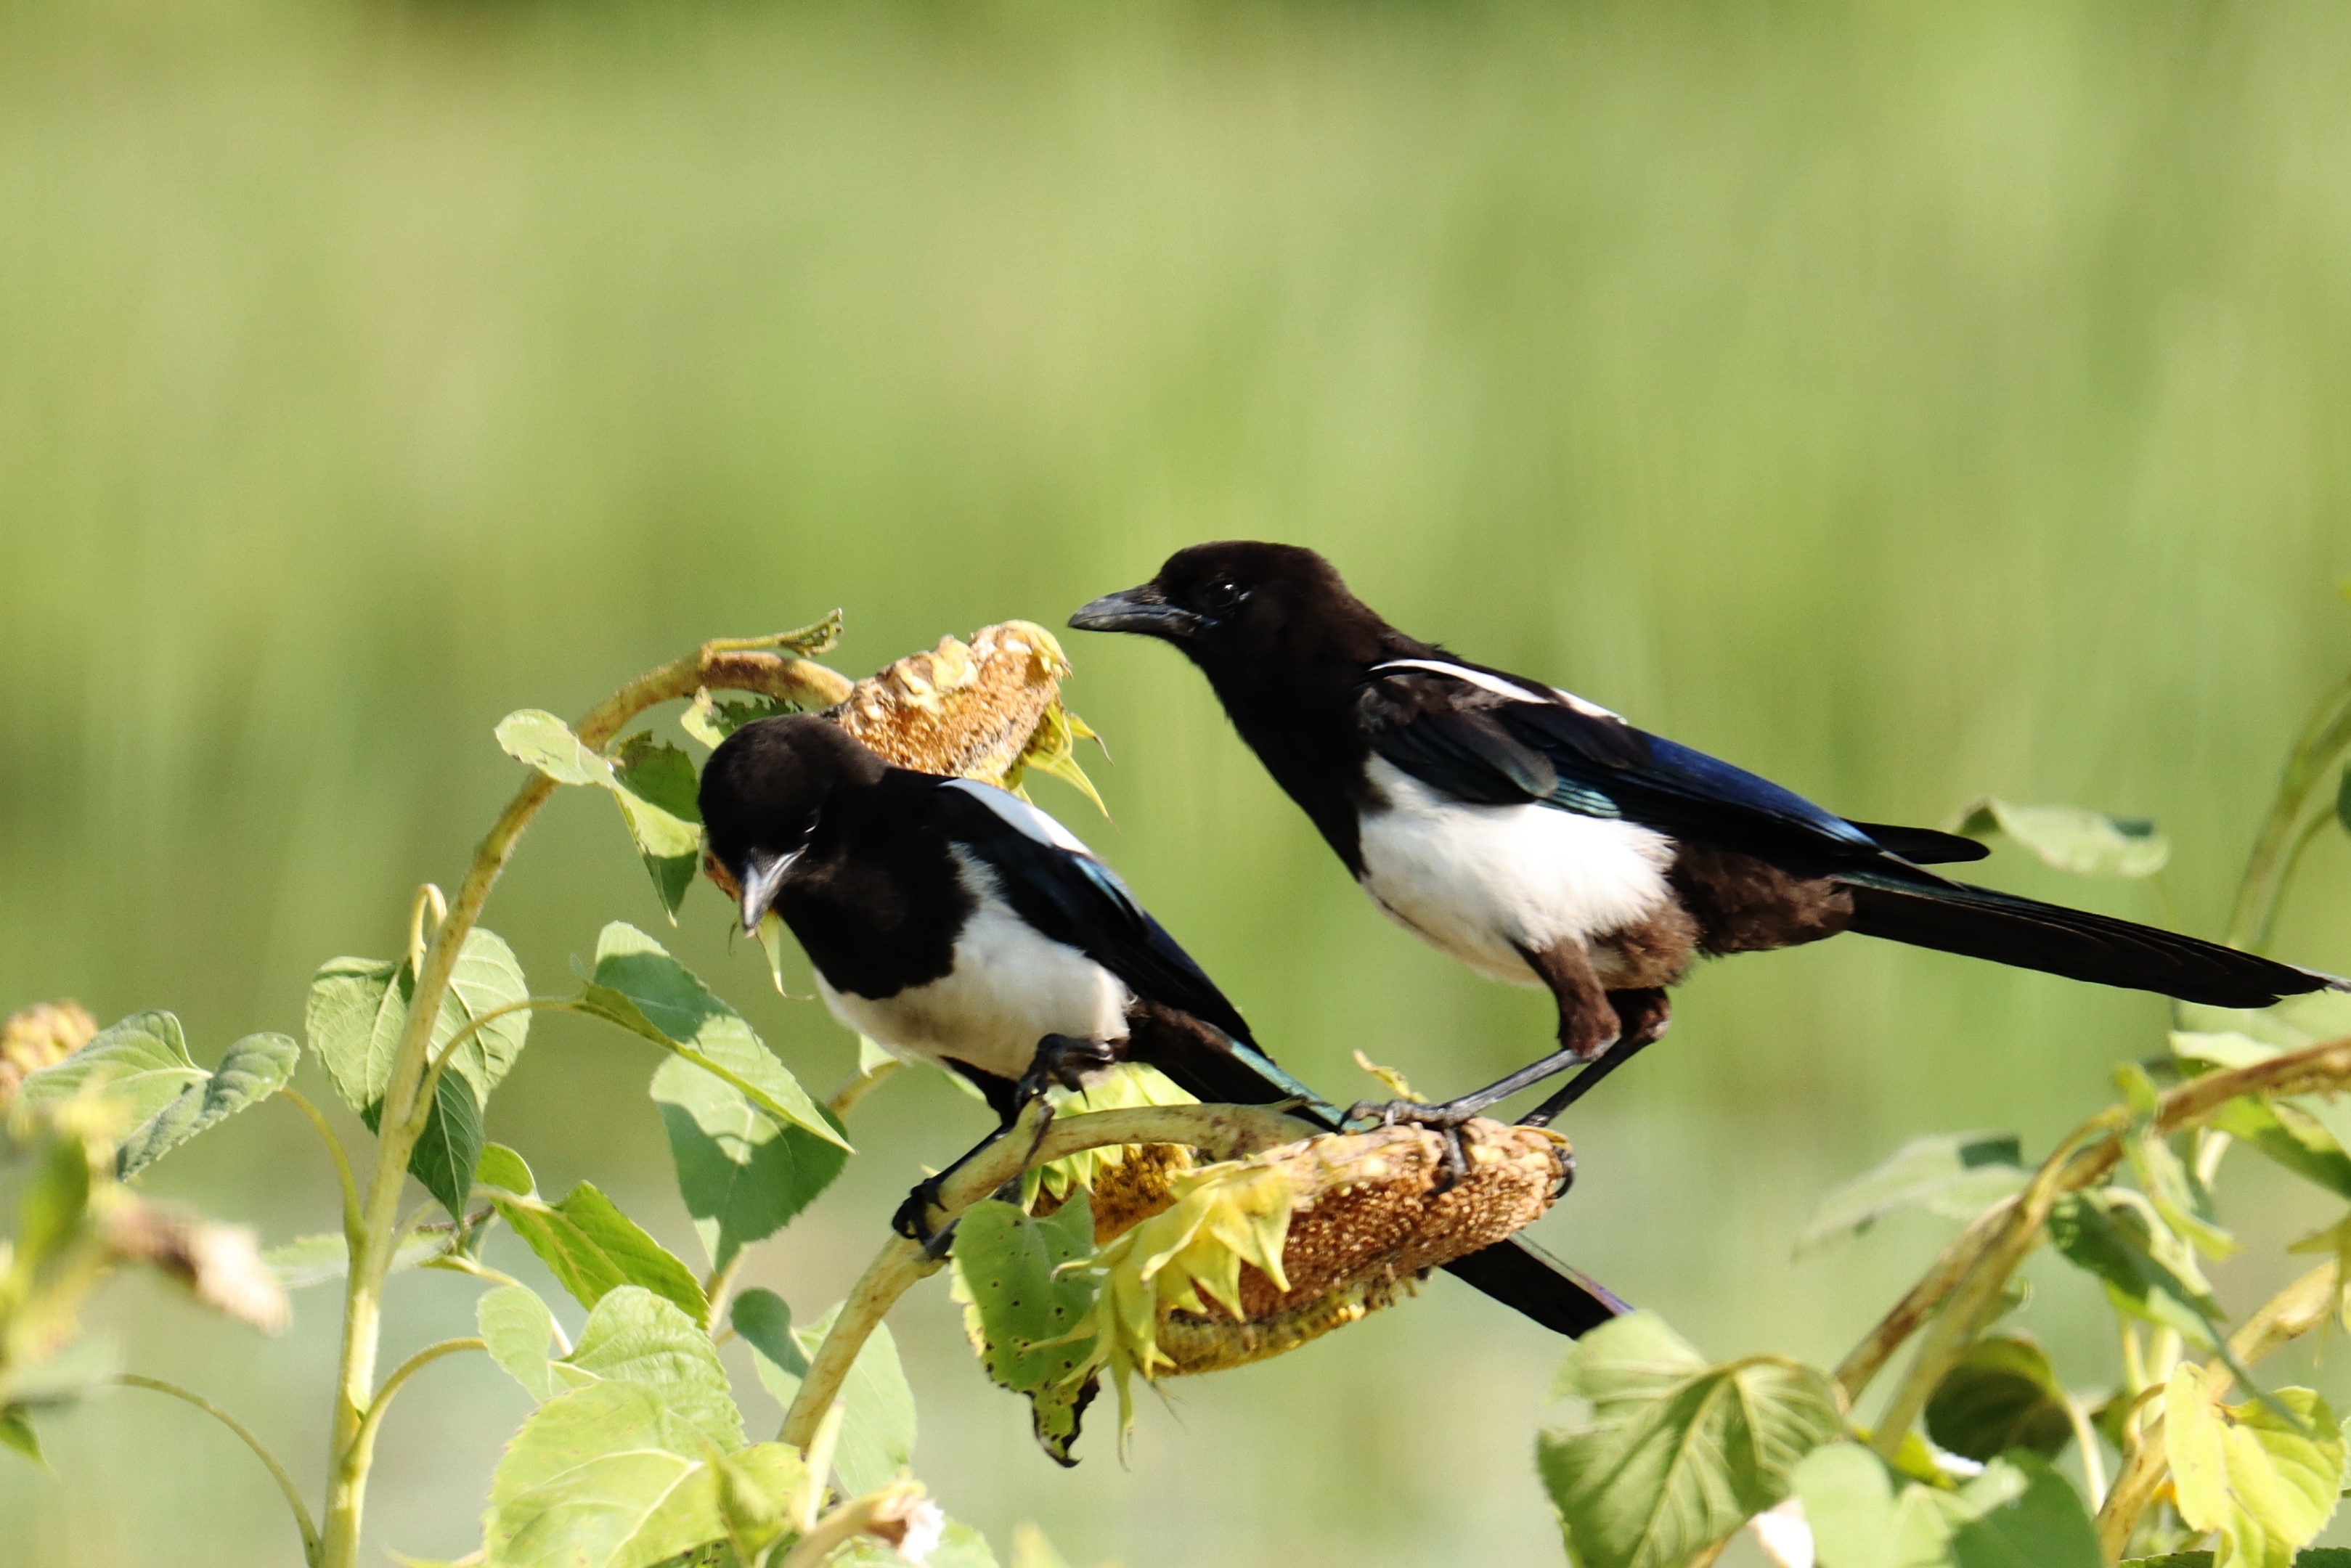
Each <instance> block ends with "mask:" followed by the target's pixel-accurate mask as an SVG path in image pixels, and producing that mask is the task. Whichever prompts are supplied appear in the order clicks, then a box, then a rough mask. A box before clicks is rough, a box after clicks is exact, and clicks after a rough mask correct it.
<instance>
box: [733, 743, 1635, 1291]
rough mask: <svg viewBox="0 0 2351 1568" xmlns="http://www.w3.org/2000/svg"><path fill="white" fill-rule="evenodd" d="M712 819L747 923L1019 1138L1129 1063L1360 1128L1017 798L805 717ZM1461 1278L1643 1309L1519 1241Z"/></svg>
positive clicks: (848, 1018)
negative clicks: (1050, 1109)
mask: <svg viewBox="0 0 2351 1568" xmlns="http://www.w3.org/2000/svg"><path fill="white" fill-rule="evenodd" d="M701 807H702V821H703V826H704V830H705V834H706V842H707V853H706V856H705V870H706V871H707V872H708V873H709V875H710V877H711V879H712V880H713V881H714V882H716V883H718V885H719V886H720V887H721V888H722V889H724V890H725V891H726V893H727V894H728V896H730V897H732V898H735V899H737V901H738V903H739V905H740V910H741V915H742V920H743V925H744V928H745V929H746V930H749V931H756V930H757V929H758V925H759V922H760V920H761V919H762V918H763V917H764V916H765V915H767V914H768V912H769V911H770V910H773V911H774V913H775V914H777V915H779V916H781V917H782V919H783V921H784V924H785V925H789V926H790V927H791V930H792V934H793V936H796V937H797V938H799V944H800V946H801V947H802V948H803V949H805V950H806V952H807V953H808V956H809V960H810V964H811V965H812V966H813V967H814V968H815V970H816V977H817V988H818V991H819V992H820V994H821V995H822V997H823V998H824V1001H825V1005H826V1006H827V1007H828V1008H830V1009H831V1010H832V1013H833V1016H834V1017H836V1018H838V1019H840V1020H841V1022H842V1023H844V1024H846V1025H847V1026H848V1027H849V1028H851V1029H853V1030H857V1031H858V1032H859V1033H861V1034H862V1035H864V1036H866V1037H867V1038H868V1039H870V1040H875V1041H877V1042H879V1043H880V1044H882V1045H883V1046H884V1047H886V1048H888V1049H889V1050H890V1051H893V1053H895V1054H898V1055H900V1056H903V1057H908V1058H914V1059H917V1060H921V1061H929V1062H933V1063H935V1064H937V1065H938V1066H940V1067H944V1068H946V1069H947V1070H948V1071H952V1072H955V1073H957V1074H959V1075H960V1076H962V1077H963V1078H965V1079H966V1080H967V1081H968V1082H971V1083H972V1084H973V1085H975V1086H976V1087H977V1089H978V1090H979V1092H981V1094H982V1095H984V1096H985V1097H986V1098H987V1103H988V1104H989V1106H990V1107H991V1108H992V1109H993V1110H994V1111H995V1112H996V1113H997V1115H998V1118H999V1120H1000V1121H1001V1122H1002V1123H1003V1124H1007V1125H1008V1124H1010V1123H1011V1122H1012V1120H1013V1119H1014V1118H1015V1117H1016V1116H1018V1115H1019V1112H1020V1109H1021V1107H1022V1106H1023V1105H1025V1104H1026V1103H1028V1101H1029V1099H1030V1098H1032V1097H1033V1096H1035V1095H1036V1094H1039V1093H1041V1092H1044V1090H1045V1088H1046V1087H1047V1085H1048V1084H1049V1083H1050V1082H1061V1083H1063V1084H1065V1085H1066V1086H1069V1087H1071V1088H1075V1087H1078V1086H1079V1085H1081V1084H1082V1083H1083V1082H1085V1081H1086V1079H1087V1078H1088V1077H1089V1076H1093V1075H1098V1074H1099V1073H1100V1072H1102V1071H1104V1070H1106V1069H1107V1068H1108V1067H1110V1066H1111V1065H1112V1064H1113V1063H1114V1062H1117V1061H1138V1062H1143V1063H1146V1064H1148V1065H1150V1066H1152V1067H1155V1068H1157V1069H1158V1070H1159V1071H1161V1072H1163V1073H1165V1074H1166V1076H1167V1077H1168V1078H1169V1079H1171V1080H1173V1081H1174V1082H1175V1083H1176V1084H1177V1085H1179V1086H1180V1087H1182V1088H1183V1089H1185V1090H1186V1092H1190V1093H1193V1094H1196V1095H1197V1096H1199V1097H1200V1098H1201V1099H1203V1100H1207V1101H1214V1102H1219V1103H1252V1104H1270V1103H1284V1102H1294V1103H1295V1104H1294V1107H1293V1109H1292V1113H1293V1114H1295V1115H1298V1116H1301V1117H1302V1118H1304V1119H1305V1120H1308V1121H1310V1122H1313V1123H1315V1124H1319V1125H1322V1126H1324V1127H1326V1128H1335V1127H1337V1126H1338V1124H1339V1122H1340V1116H1339V1113H1338V1112H1337V1111H1336V1110H1335V1109H1334V1108H1333V1107H1332V1106H1331V1105H1330V1104H1329V1103H1327V1102H1325V1101H1323V1100H1322V1099H1321V1098H1319V1097H1318V1096H1316V1095H1315V1094H1314V1092H1312V1091H1311V1089H1309V1088H1307V1087H1306V1086H1305V1085H1304V1084H1302V1083H1301V1082H1299V1081H1298V1080H1296V1079H1294V1078H1292V1077H1290V1075H1289V1074H1288V1073H1286V1072H1284V1071H1282V1070H1281V1069H1280V1068H1279V1067H1277V1066H1275V1065H1274V1063H1273V1061H1271V1060H1270V1058H1268V1057H1267V1056H1266V1055H1265V1054H1264V1053H1263V1052H1262V1051H1259V1049H1258V1048H1257V1045H1256V1042H1255V1041H1254V1040H1252V1039H1251V1037H1250V1035H1249V1026H1248V1024H1246V1023H1245V1022H1243V1021H1242V1019H1241V1016H1240V1014H1239V1012H1238V1010H1237V1009H1235V1008H1234V1007H1233V1005H1232V1003H1231V1002H1229V1001H1228V1000H1226V999H1225V996H1224V994H1223V993H1222V992H1221V991H1219V990H1217V987H1216V984H1215V983H1214V982H1213V981H1211V980H1210V979H1209V978H1208V977H1207V975H1206V974H1205V973H1203V972H1202V971H1201V969H1200V967H1199V966H1198V965H1197V964H1196V963H1194V962H1193V961H1192V958H1191V956H1189V955H1188V954H1186V952H1185V951H1184V949H1183V948H1181V947H1179V946H1176V945H1175V938H1174V937H1172V936H1168V935H1167V933H1166V932H1165V930H1164V929H1162V928H1161V926H1160V925H1159V923H1158V922H1157V921H1155V920H1154V919H1152V917H1151V916H1150V915H1148V914H1146V913H1144V909H1143V907H1142V905H1141V904H1137V903H1136V902H1135V900H1134V895H1133V894H1130V893H1129V892H1128V891H1127V889H1126V885H1125V883H1122V882H1121V881H1120V880H1119V879H1118V877H1117V875H1116V873H1113V872H1112V870H1111V869H1110V868H1109V867H1108V866H1107V865H1104V864H1103V863H1102V862H1101V861H1100V860H1098V859H1096V858H1095V857H1094V855H1093V853H1092V852H1091V851H1089V850H1088V849H1087V848H1086V846H1085V845H1084V844H1082V843H1081V842H1079V841H1078V840H1077V838H1076V837H1075V836H1074V835H1073V834H1071V832H1070V831H1069V830H1068V829H1066V828H1064V827H1062V826H1061V824H1060V823H1059V822H1057V821H1054V820H1053V819H1052V818H1050V817H1049V816H1047V815H1046V814H1045V813H1044V812H1042V811H1040V810H1037V808H1035V807H1034V806H1031V805H1029V803H1028V802H1027V801H1025V800H1021V799H1020V798H1019V797H1018V796H1016V795H1011V794H1008V793H1007V792H1006V791H1004V790H1002V789H995V788H993V787H992V786H989V785H987V784H981V783H977V782H976V781H974V780H971V779H943V778H938V777H935V776H934V775H931V774H927V773H916V772H911V771H909V770H907V769H905V768H893V767H891V766H889V765H888V764H887V763H885V762H883V760H882V759H881V758H878V757H876V756H874V755H873V753H872V752H871V751H869V750H867V749H866V748H865V747H863V746H862V745H860V744H859V743H858V742H857V741H856V740H855V739H853V738H852V737H850V736H849V735H848V734H847V733H846V732H845V731H843V730H841V728H840V727H837V726H835V725H833V724H831V723H829V722H828V721H826V720H824V719H821V718H818V717H815V716H807V715H792V716H785V717H780V718H769V719H762V720H759V721H758V722H757V723H754V724H748V725H745V726H744V727H742V728H741V729H739V730H737V732H736V733H735V734H734V735H732V736H730V737H728V738H727V739H726V743H725V744H723V745H722V746H720V747H718V749H717V750H716V752H714V753H713V754H712V755H711V758H710V761H709V763H708V765H707V766H706V767H705V768H704V769H703V774H702V786H701ZM934 1180H935V1178H934ZM930 1185H931V1184H925V1186H930ZM929 1197H930V1194H929V1192H927V1191H925V1187H917V1188H916V1189H915V1191H914V1195H912V1196H911V1197H909V1198H908V1199H907V1203H906V1206H905V1207H903V1208H901V1209H900V1211H899V1215H898V1218H897V1220H896V1221H895V1223H896V1224H897V1226H898V1228H899V1229H900V1230H901V1231H902V1232H904V1233H905V1234H907V1235H910V1236H914V1237H915V1238H916V1239H927V1237H926V1235H925V1224H926V1222H925V1218H924V1216H925V1212H926V1210H927V1207H928V1200H929ZM1451 1267H1452V1268H1453V1270H1454V1272H1456V1273H1458V1274H1460V1275H1462V1276H1463V1277H1464V1278H1466V1279H1468V1280H1469V1281H1470V1282H1471V1283H1473V1284H1476V1285H1477V1286H1478V1287H1479V1289H1481V1290H1484V1291H1487V1293H1489V1294H1490V1295H1493V1296H1495V1297H1497V1298H1498V1299H1499V1300H1501V1301H1505V1302H1507V1303H1508V1304H1510V1305H1511V1306H1514V1307H1517V1308H1518V1309H1519V1310H1520V1311H1521V1312H1525V1313H1526V1314H1527V1315H1528V1316H1530V1317H1531V1318H1533V1319H1535V1320H1536V1321H1537V1322H1541V1323H1543V1324H1544V1325H1545V1326H1547V1327H1551V1328H1553V1329H1556V1330H1558V1331H1559V1332H1561V1333H1570V1334H1574V1333H1583V1331H1584V1330H1586V1329H1589V1328H1591V1327H1593V1326H1594V1325H1596V1324H1597V1323H1599V1322H1604V1321H1605V1320H1606V1319H1607V1318H1609V1317H1611V1316H1613V1315H1614V1314H1615V1313H1617V1312H1621V1311H1623V1310H1624V1308H1623V1306H1622V1303H1620V1302H1618V1301H1615V1299H1614V1297H1612V1296H1609V1295H1608V1294H1607V1292H1606V1291H1603V1290H1601V1289H1600V1288H1599V1287H1597V1286H1595V1285H1593V1284H1591V1282H1590V1281H1585V1280H1583V1278H1582V1277H1581V1276H1580V1275H1578V1274H1576V1273H1575V1272H1574V1271H1573V1270H1571V1269H1568V1268H1567V1267H1566V1266H1565V1265H1564V1264H1562V1263H1559V1262H1558V1261H1556V1260H1553V1259H1551V1258H1550V1257H1548V1256H1547V1255H1545V1254H1543V1253H1542V1252H1541V1251H1539V1250H1538V1249H1535V1248H1533V1247H1531V1246H1528V1245H1524V1244H1520V1243H1517V1242H1505V1243H1502V1244H1500V1245H1499V1246H1496V1247H1491V1248H1488V1249H1485V1250H1484V1251H1482V1252H1479V1253H1474V1254H1472V1255H1471V1256H1469V1257H1468V1258H1464V1259H1461V1260H1458V1261H1457V1262H1456V1263H1455V1264H1453V1265H1452V1266H1451Z"/></svg>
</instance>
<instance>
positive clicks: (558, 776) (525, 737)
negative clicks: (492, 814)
mask: <svg viewBox="0 0 2351 1568" xmlns="http://www.w3.org/2000/svg"><path fill="white" fill-rule="evenodd" d="M496 735H497V737H498V747H499V749H500V750H502V751H504V752H505V753H506V754H507V756H508V757H511V758H514V759H515V760H516V761H517V762H527V763H528V764H530V766H531V767H533V768H538V770H539V771H540V772H541V773H544V774H546V775H547V776H548V777H549V779H554V780H555V781H556V782H557V783H558V784H601V785H603V786H605V787H607V788H610V787H611V782H612V768H611V764H610V763H608V762H606V761H605V760H604V759H603V758H601V757H599V756H597V755H596V754H595V753H594V752H593V751H590V750H589V749H588V746H587V743H586V742H584V741H582V740H581V739H580V737H578V736H576V735H574V734H572V733H571V727H570V726H569V725H568V724H566V723H564V722H563V721H562V720H561V719H559V718H558V717H556V716H554V715H553V714H551V713H549V712H548V711H547V710H546V709H544V708H535V707H527V708H522V709H518V710H517V711H516V712H514V713H510V714H508V715H507V716H506V717H504V718H502V719H500V720H498V727H497V730H496Z"/></svg>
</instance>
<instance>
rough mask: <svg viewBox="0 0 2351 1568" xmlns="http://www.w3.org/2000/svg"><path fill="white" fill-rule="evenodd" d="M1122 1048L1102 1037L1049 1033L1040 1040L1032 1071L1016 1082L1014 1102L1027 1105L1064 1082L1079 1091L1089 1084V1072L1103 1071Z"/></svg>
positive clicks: (1025, 1073)
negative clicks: (1085, 1037)
mask: <svg viewBox="0 0 2351 1568" xmlns="http://www.w3.org/2000/svg"><path fill="white" fill-rule="evenodd" d="M1117 1061H1118V1051H1116V1050H1115V1049H1114V1048H1113V1047H1112V1046H1109V1045H1105V1044H1104V1043H1102V1041H1101V1040H1080V1039H1079V1038H1078V1037H1077V1036H1075V1035H1071V1034H1049V1035H1047V1036H1046V1037H1045V1038H1044V1039H1042V1040H1039V1041H1038V1042H1037V1054H1036V1056H1035V1057H1034V1058H1032V1059H1031V1060H1030V1061H1029V1071H1026V1072H1024V1073H1022V1074H1021V1075H1020V1082H1019V1083H1018V1084H1017V1085H1015V1086H1014V1088H1013V1091H1012V1102H1013V1103H1014V1104H1016V1105H1026V1104H1027V1103H1029V1101H1031V1100H1035V1099H1038V1098H1039V1097H1040V1096H1041V1095H1043V1093H1044V1092H1045V1091H1046V1090H1048V1089H1050V1088H1052V1087H1053V1086H1054V1085H1055V1084H1057V1083H1058V1084H1060V1085H1061V1087H1062V1088H1064V1089H1067V1090H1069V1091H1071V1092H1072V1093H1074V1092H1077V1091H1078V1090H1081V1089H1082V1088H1084V1087H1085V1084H1086V1075H1087V1074H1088V1073H1091V1072H1100V1071H1102V1069H1103V1068H1105V1067H1111V1066H1114V1065H1116V1064H1117Z"/></svg>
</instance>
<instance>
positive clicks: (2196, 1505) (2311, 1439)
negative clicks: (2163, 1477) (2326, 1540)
mask: <svg viewBox="0 0 2351 1568" xmlns="http://www.w3.org/2000/svg"><path fill="white" fill-rule="evenodd" d="M2272 1401H2274V1402H2275V1403H2276V1404H2277V1405H2282V1406H2284V1407H2285V1410H2284V1412H2283V1413H2282V1412H2280V1411H2279V1410H2277V1409H2273V1408H2272ZM2163 1440H2164V1449H2165V1452H2166V1454H2167V1455H2168V1458H2169V1459H2170V1461H2171V1478H2172V1488H2173V1493H2174V1497H2175V1499H2176V1501H2177V1505H2178V1507H2179V1516H2180V1518H2181V1519H2182V1520H2184V1521H2187V1523H2188V1526H2189V1528H2190V1529H2191V1530H2196V1531H2219V1532H2220V1549H2219V1551H2218V1552H2216V1553H2215V1560H2214V1568H2286V1565H2287V1564H2289V1563H2292V1562H2293V1561H2294V1552H2295V1550H2296V1549H2297V1548H2299V1547H2302V1546H2304V1545H2307V1544H2308V1543H2309V1542H2312V1541H2313V1540H2314V1539H2316V1538H2317V1535H2318V1532H2319V1531H2322V1530H2324V1529H2325V1528H2326V1521H2328V1520H2329V1519H2331V1518H2333V1517H2334V1515H2335V1500H2336V1498H2337V1496H2338V1495H2339V1494H2340V1492H2341V1490H2342V1487H2343V1463H2344V1458H2345V1443H2344V1437H2343V1432H2342V1429H2341V1427H2340V1426H2339V1424H2338V1423H2337V1422H2336V1420H2335V1413H2334V1412H2333V1411H2332V1410H2329V1409H2328V1408H2327V1407H2326V1402H2325V1400H2323V1399H2321V1398H2319V1396H2317V1395H2315V1394H2314V1393H2312V1392H2311V1391H2310V1390H2309V1389H2307V1388H2281V1389H2279V1390H2277V1391H2276V1392H2275V1393H2274V1394H2273V1395H2271V1396H2269V1398H2268V1399H2266V1400H2262V1401H2257V1402H2254V1403H2250V1404H2245V1405H2234V1406H2222V1405H2220V1404H2219V1403H2218V1402H2216V1401H2215V1400H2214V1399H2213V1398H2212V1396H2211V1391H2210V1384H2209V1383H2208V1381H2207V1379H2206V1376H2205V1374H2204V1372H2203V1370H2202V1369H2201V1368H2199V1367H2197V1366H2194V1365H2192V1364H2183V1365H2182V1366H2180V1367H2179V1369H2178V1370H2177V1371H2175V1372H2174V1373H2173V1374H2172V1377H2171V1383H2170V1385H2169V1387H2168V1388H2167V1389H2166V1390H2165V1393H2164V1417H2163Z"/></svg>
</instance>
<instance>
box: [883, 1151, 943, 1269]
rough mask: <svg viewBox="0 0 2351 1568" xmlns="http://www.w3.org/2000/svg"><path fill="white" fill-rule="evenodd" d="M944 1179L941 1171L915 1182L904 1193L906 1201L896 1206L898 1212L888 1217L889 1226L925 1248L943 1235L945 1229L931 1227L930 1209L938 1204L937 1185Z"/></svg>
mask: <svg viewBox="0 0 2351 1568" xmlns="http://www.w3.org/2000/svg"><path fill="white" fill-rule="evenodd" d="M944 1181H946V1172H945V1171H942V1172H940V1173H939V1174H938V1175H937V1176H925V1177H924V1178H923V1179H922V1180H921V1181H918V1182H916V1183H915V1184H914V1189H913V1190H912V1191H910V1192H908V1193H907V1194H906V1201H905V1202H904V1203H902V1204H900V1205H899V1206H898V1212H897V1213H895V1214H893V1215H892V1216H891V1217H890V1228H891V1229H893V1230H894V1231H896V1232H897V1233H898V1234H899V1235H901V1236H903V1237H904V1238H905V1239H907V1240H909V1241H919V1242H921V1243H922V1244H923V1246H924V1248H925V1249H926V1250H927V1249H929V1248H930V1246H931V1244H932V1243H933V1242H935V1241H937V1240H939V1239H941V1238H942V1237H944V1236H945V1235H946V1231H942V1230H933V1229H932V1228H931V1210H932V1209H934V1208H936V1207H938V1206H939V1186H940V1184H941V1183H942V1182H944ZM953 1228H954V1227H952V1226H950V1227H948V1229H953Z"/></svg>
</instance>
